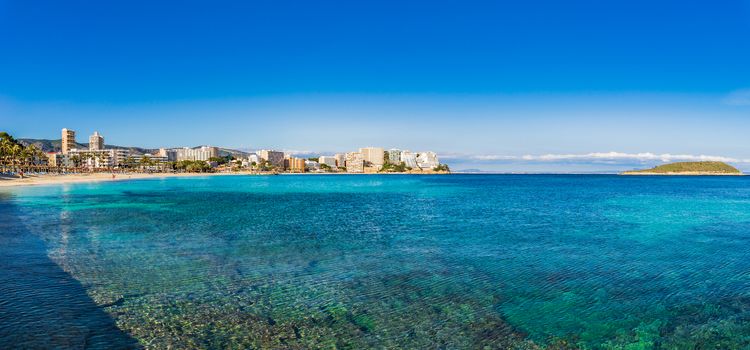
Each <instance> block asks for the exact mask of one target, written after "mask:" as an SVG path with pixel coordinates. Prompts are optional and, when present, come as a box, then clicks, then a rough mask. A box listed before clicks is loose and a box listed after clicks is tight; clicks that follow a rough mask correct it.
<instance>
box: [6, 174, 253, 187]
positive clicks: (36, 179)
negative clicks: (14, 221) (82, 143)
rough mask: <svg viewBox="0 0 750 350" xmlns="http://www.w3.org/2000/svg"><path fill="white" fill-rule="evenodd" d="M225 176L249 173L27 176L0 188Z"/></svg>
mask: <svg viewBox="0 0 750 350" xmlns="http://www.w3.org/2000/svg"><path fill="white" fill-rule="evenodd" d="M226 175H250V174H249V173H151V174H145V173H132V174H115V178H112V173H89V174H46V175H27V176H26V177H24V178H23V179H21V178H7V177H4V178H0V188H2V187H17V186H39V185H57V184H70V183H87V182H90V183H93V182H103V181H111V182H115V181H128V180H141V179H159V178H168V177H197V176H226Z"/></svg>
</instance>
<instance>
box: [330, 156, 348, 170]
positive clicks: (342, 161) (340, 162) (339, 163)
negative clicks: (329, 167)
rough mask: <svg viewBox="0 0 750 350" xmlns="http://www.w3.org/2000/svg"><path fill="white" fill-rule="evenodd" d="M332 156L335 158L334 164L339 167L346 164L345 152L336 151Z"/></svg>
mask: <svg viewBox="0 0 750 350" xmlns="http://www.w3.org/2000/svg"><path fill="white" fill-rule="evenodd" d="M333 158H334V159H336V166H337V167H339V168H343V167H345V166H346V154H343V153H336V154H334V155H333Z"/></svg>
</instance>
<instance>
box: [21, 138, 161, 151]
mask: <svg viewBox="0 0 750 350" xmlns="http://www.w3.org/2000/svg"><path fill="white" fill-rule="evenodd" d="M18 142H20V143H21V144H22V145H24V146H27V147H28V146H29V145H34V146H36V147H38V148H40V149H41V150H42V151H44V152H60V151H61V150H62V140H46V139H19V140H18ZM76 148H79V149H89V144H88V143H77V142H76ZM105 148H108V149H126V150H129V151H131V152H133V153H136V154H147V153H154V152H156V151H158V150H157V149H152V148H141V147H126V146H115V145H105Z"/></svg>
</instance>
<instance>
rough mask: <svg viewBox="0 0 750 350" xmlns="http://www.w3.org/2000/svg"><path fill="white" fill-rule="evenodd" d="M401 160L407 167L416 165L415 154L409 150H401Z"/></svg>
mask: <svg viewBox="0 0 750 350" xmlns="http://www.w3.org/2000/svg"><path fill="white" fill-rule="evenodd" d="M401 161H402V162H404V164H405V165H406V166H407V167H409V168H416V167H417V155H416V154H414V153H413V152H411V151H401Z"/></svg>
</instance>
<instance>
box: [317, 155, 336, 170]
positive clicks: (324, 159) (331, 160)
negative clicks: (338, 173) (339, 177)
mask: <svg viewBox="0 0 750 350" xmlns="http://www.w3.org/2000/svg"><path fill="white" fill-rule="evenodd" d="M318 162H319V163H320V165H323V164H325V165H328V166H329V167H331V169H336V157H331V156H320V158H318Z"/></svg>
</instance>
